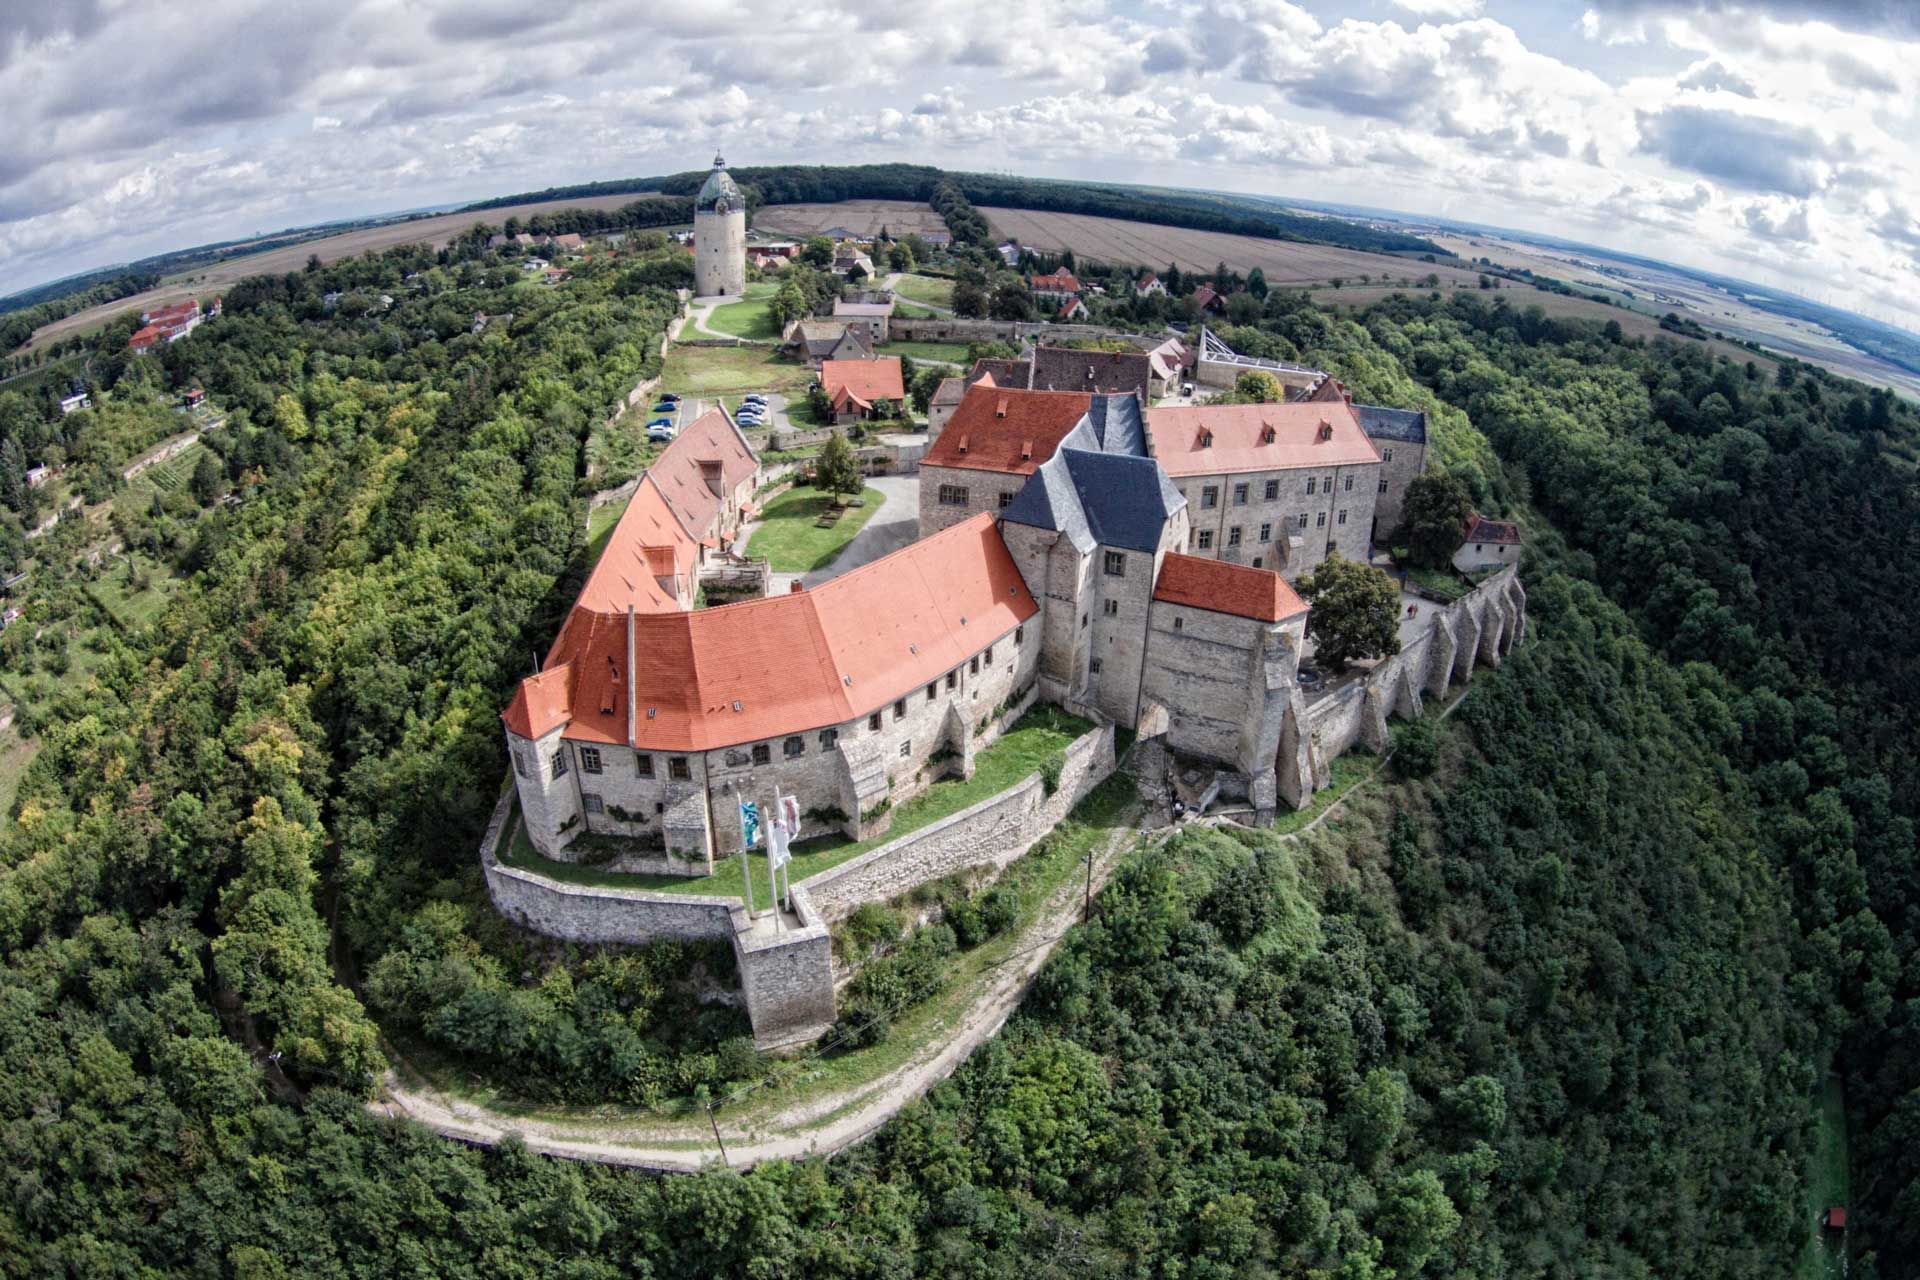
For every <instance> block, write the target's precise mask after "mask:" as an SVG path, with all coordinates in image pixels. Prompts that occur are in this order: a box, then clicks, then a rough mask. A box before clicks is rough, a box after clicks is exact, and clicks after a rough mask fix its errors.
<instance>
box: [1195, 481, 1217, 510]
mask: <svg viewBox="0 0 1920 1280" xmlns="http://www.w3.org/2000/svg"><path fill="white" fill-rule="evenodd" d="M1219 505H1220V486H1219V485H1217V484H1210V485H1208V486H1207V487H1206V488H1204V489H1202V490H1201V491H1200V509H1201V510H1202V511H1211V510H1213V508H1215V507H1217V506H1219Z"/></svg>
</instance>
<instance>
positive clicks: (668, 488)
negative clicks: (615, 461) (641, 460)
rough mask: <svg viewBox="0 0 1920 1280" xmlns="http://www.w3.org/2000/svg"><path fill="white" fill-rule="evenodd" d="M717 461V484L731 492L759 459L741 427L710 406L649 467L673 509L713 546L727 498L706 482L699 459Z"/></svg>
mask: <svg viewBox="0 0 1920 1280" xmlns="http://www.w3.org/2000/svg"><path fill="white" fill-rule="evenodd" d="M714 461H717V462H719V463H720V477H719V478H720V484H721V488H722V490H723V491H725V492H731V491H732V490H733V488H734V487H735V486H736V485H738V484H739V483H740V482H741V481H743V480H745V479H747V478H748V477H749V476H751V475H753V473H754V470H755V469H756V468H757V467H758V466H759V465H760V464H759V462H758V460H757V459H755V457H754V455H753V449H752V448H751V447H750V446H749V445H748V444H747V438H746V437H745V436H743V435H741V434H740V429H739V428H738V427H736V426H734V425H733V422H732V421H731V420H730V419H729V418H728V417H727V415H726V414H724V413H722V412H721V411H720V410H718V409H709V410H707V411H706V412H705V413H703V414H701V415H700V416H699V417H698V418H696V419H695V420H694V421H693V422H691V423H689V424H688V425H687V426H685V427H683V428H682V429H681V431H680V435H679V436H678V437H677V438H676V439H675V440H674V442H673V443H672V444H670V445H668V446H667V447H666V449H665V451H664V452H662V453H661V455H660V456H659V457H658V458H656V459H654V462H653V466H652V467H650V468H648V470H647V477H648V478H649V479H651V480H652V481H653V482H654V483H656V484H657V485H659V486H660V492H661V494H662V495H663V496H664V497H665V498H666V500H667V503H668V505H669V506H671V507H672V508H673V513H674V514H675V515H676V516H678V517H679V518H680V522H681V524H682V525H684V526H685V527H686V530H687V532H688V533H689V534H691V535H692V536H693V537H694V538H695V539H696V540H698V541H701V542H704V543H706V544H707V545H708V546H718V545H719V542H718V538H719V533H720V528H719V523H718V520H719V515H720V511H721V509H722V508H723V507H724V506H725V505H726V500H725V499H724V498H723V497H722V496H721V495H720V494H717V493H715V492H714V491H713V489H712V487H711V486H709V485H708V484H707V480H706V473H705V472H706V469H705V468H703V467H702V465H701V464H702V463H703V462H714Z"/></svg>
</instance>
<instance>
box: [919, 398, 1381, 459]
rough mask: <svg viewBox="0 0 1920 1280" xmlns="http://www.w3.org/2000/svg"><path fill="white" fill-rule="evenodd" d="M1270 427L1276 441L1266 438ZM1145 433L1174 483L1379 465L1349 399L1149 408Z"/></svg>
mask: <svg viewBox="0 0 1920 1280" xmlns="http://www.w3.org/2000/svg"><path fill="white" fill-rule="evenodd" d="M954 417H955V418H956V419H957V418H958V417H959V415H958V414H955V415H954ZM1323 424H1324V426H1325V427H1326V428H1327V430H1324V431H1323V430H1322V426H1323ZM1268 427H1272V428H1273V438H1272V439H1271V440H1263V437H1264V436H1265V434H1266V428H1268ZM1147 434H1148V435H1149V436H1150V437H1151V438H1152V440H1153V456H1154V457H1155V458H1156V459H1157V460H1158V461H1159V463H1160V465H1161V466H1162V467H1164V468H1165V469H1166V472H1167V474H1168V475H1170V476H1174V477H1176V478H1177V477H1180V476H1211V475H1226V474H1229V473H1240V472H1248V471H1284V470H1289V469H1292V468H1295V467H1344V466H1353V465H1356V464H1359V463H1366V462H1378V461H1380V453H1379V451H1378V450H1377V449H1375V448H1374V447H1373V442H1372V441H1371V440H1369V439H1367V433H1366V432H1364V431H1362V430H1361V429H1360V421H1359V419H1357V418H1355V417H1354V415H1353V410H1352V408H1351V407H1349V406H1348V405H1347V404H1346V403H1345V402H1343V401H1335V402H1325V403H1321V402H1312V403H1309V402H1305V401H1301V402H1296V403H1293V404H1221V405H1179V406H1173V407H1170V408H1162V409H1149V410H1147ZM1208 437H1211V439H1210V440H1209V439H1208ZM1203 441H1206V443H1202V442H1203Z"/></svg>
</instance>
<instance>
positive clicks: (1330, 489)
mask: <svg viewBox="0 0 1920 1280" xmlns="http://www.w3.org/2000/svg"><path fill="white" fill-rule="evenodd" d="M1327 492H1328V493H1332V492H1333V477H1332V476H1328V477H1327Z"/></svg>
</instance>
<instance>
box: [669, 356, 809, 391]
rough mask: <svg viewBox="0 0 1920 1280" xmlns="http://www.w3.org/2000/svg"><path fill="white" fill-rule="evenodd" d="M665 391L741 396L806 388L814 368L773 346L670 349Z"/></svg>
mask: <svg viewBox="0 0 1920 1280" xmlns="http://www.w3.org/2000/svg"><path fill="white" fill-rule="evenodd" d="M660 378H661V381H660V389H661V390H662V391H677V392H679V393H680V394H681V395H683V396H705V397H707V398H712V397H714V396H719V395H729V394H731V395H738V394H740V393H741V392H745V391H789V392H791V391H804V390H806V387H807V384H808V383H810V382H812V381H813V371H812V370H811V369H809V368H807V366H806V365H804V364H802V363H800V362H799V361H797V360H784V359H781V358H779V357H778V356H776V355H775V354H774V351H773V348H771V347H690V346H687V345H686V344H684V343H681V344H678V345H676V346H672V347H668V348H667V358H666V362H665V365H664V366H663V368H662V370H661V374H660Z"/></svg>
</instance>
